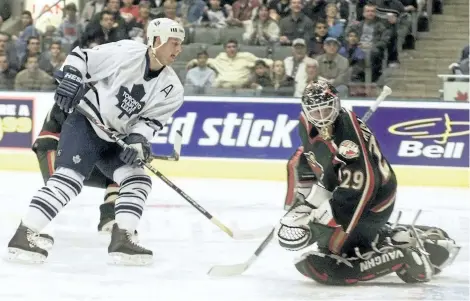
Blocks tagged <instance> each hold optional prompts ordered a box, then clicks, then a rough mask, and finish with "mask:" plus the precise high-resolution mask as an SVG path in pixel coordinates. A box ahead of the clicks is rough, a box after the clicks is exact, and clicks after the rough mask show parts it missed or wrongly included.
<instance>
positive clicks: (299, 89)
mask: <svg viewBox="0 0 470 301" xmlns="http://www.w3.org/2000/svg"><path fill="white" fill-rule="evenodd" d="M305 73H306V74H307V78H306V80H305V81H303V82H300V83H299V84H298V85H297V86H296V87H295V92H294V97H302V95H303V94H304V90H305V87H307V85H308V83H310V82H312V81H314V80H324V81H328V80H327V79H326V78H324V77H321V76H320V75H318V61H317V60H311V61H307V63H306V64H305Z"/></svg>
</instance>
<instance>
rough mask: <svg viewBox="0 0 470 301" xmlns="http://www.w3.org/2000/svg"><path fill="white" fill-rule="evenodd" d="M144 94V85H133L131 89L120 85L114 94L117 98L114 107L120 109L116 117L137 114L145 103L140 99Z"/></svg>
mask: <svg viewBox="0 0 470 301" xmlns="http://www.w3.org/2000/svg"><path fill="white" fill-rule="evenodd" d="M144 96H145V89H144V85H141V84H139V85H134V86H132V90H131V91H129V89H127V87H124V86H121V87H120V88H119V91H118V93H117V94H116V98H117V100H118V104H117V105H116V107H117V108H118V109H120V110H121V114H119V116H118V118H122V117H123V116H124V115H126V116H127V117H131V116H132V115H135V114H139V112H140V111H142V109H143V108H144V105H145V103H144V102H143V101H141V100H142V98H144Z"/></svg>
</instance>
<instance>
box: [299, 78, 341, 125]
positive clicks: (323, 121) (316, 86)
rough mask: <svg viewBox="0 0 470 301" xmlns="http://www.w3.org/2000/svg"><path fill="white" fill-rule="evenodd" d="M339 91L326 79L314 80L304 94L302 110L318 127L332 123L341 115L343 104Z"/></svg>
mask: <svg viewBox="0 0 470 301" xmlns="http://www.w3.org/2000/svg"><path fill="white" fill-rule="evenodd" d="M337 94H338V91H336V88H335V87H334V86H333V85H332V84H330V83H328V82H326V81H320V80H318V81H312V82H310V83H309V84H308V85H307V87H306V88H305V90H304V93H303V95H302V110H303V112H304V114H305V116H306V117H307V120H308V121H309V122H311V123H312V124H313V125H314V126H315V127H316V128H319V129H322V128H325V127H328V126H330V125H332V124H333V123H334V122H335V120H336V118H337V117H338V115H339V111H340V110H341V104H340V100H339V97H338V96H337Z"/></svg>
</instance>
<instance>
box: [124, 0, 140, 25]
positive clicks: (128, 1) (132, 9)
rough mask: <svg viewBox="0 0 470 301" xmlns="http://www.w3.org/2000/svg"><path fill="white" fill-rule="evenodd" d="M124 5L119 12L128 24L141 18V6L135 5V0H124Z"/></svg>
mask: <svg viewBox="0 0 470 301" xmlns="http://www.w3.org/2000/svg"><path fill="white" fill-rule="evenodd" d="M122 4H123V6H122V7H121V9H120V10H119V12H120V13H121V17H123V18H124V20H126V22H128V23H129V22H131V21H132V20H137V18H139V6H137V5H134V1H133V0H122Z"/></svg>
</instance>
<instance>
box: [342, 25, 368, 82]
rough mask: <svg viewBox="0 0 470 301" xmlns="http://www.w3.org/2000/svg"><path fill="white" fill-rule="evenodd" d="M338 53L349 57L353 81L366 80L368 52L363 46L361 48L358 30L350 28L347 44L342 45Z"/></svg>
mask: <svg viewBox="0 0 470 301" xmlns="http://www.w3.org/2000/svg"><path fill="white" fill-rule="evenodd" d="M338 53H339V54H341V55H342V56H344V57H345V58H347V59H348V61H349V66H350V68H351V78H350V80H351V81H352V82H364V81H365V72H364V71H365V66H366V61H365V60H366V54H365V53H364V51H363V50H362V49H361V48H359V37H358V35H357V32H355V31H354V30H350V31H349V32H348V37H347V38H346V46H343V47H341V49H340V50H339V52H338Z"/></svg>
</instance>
